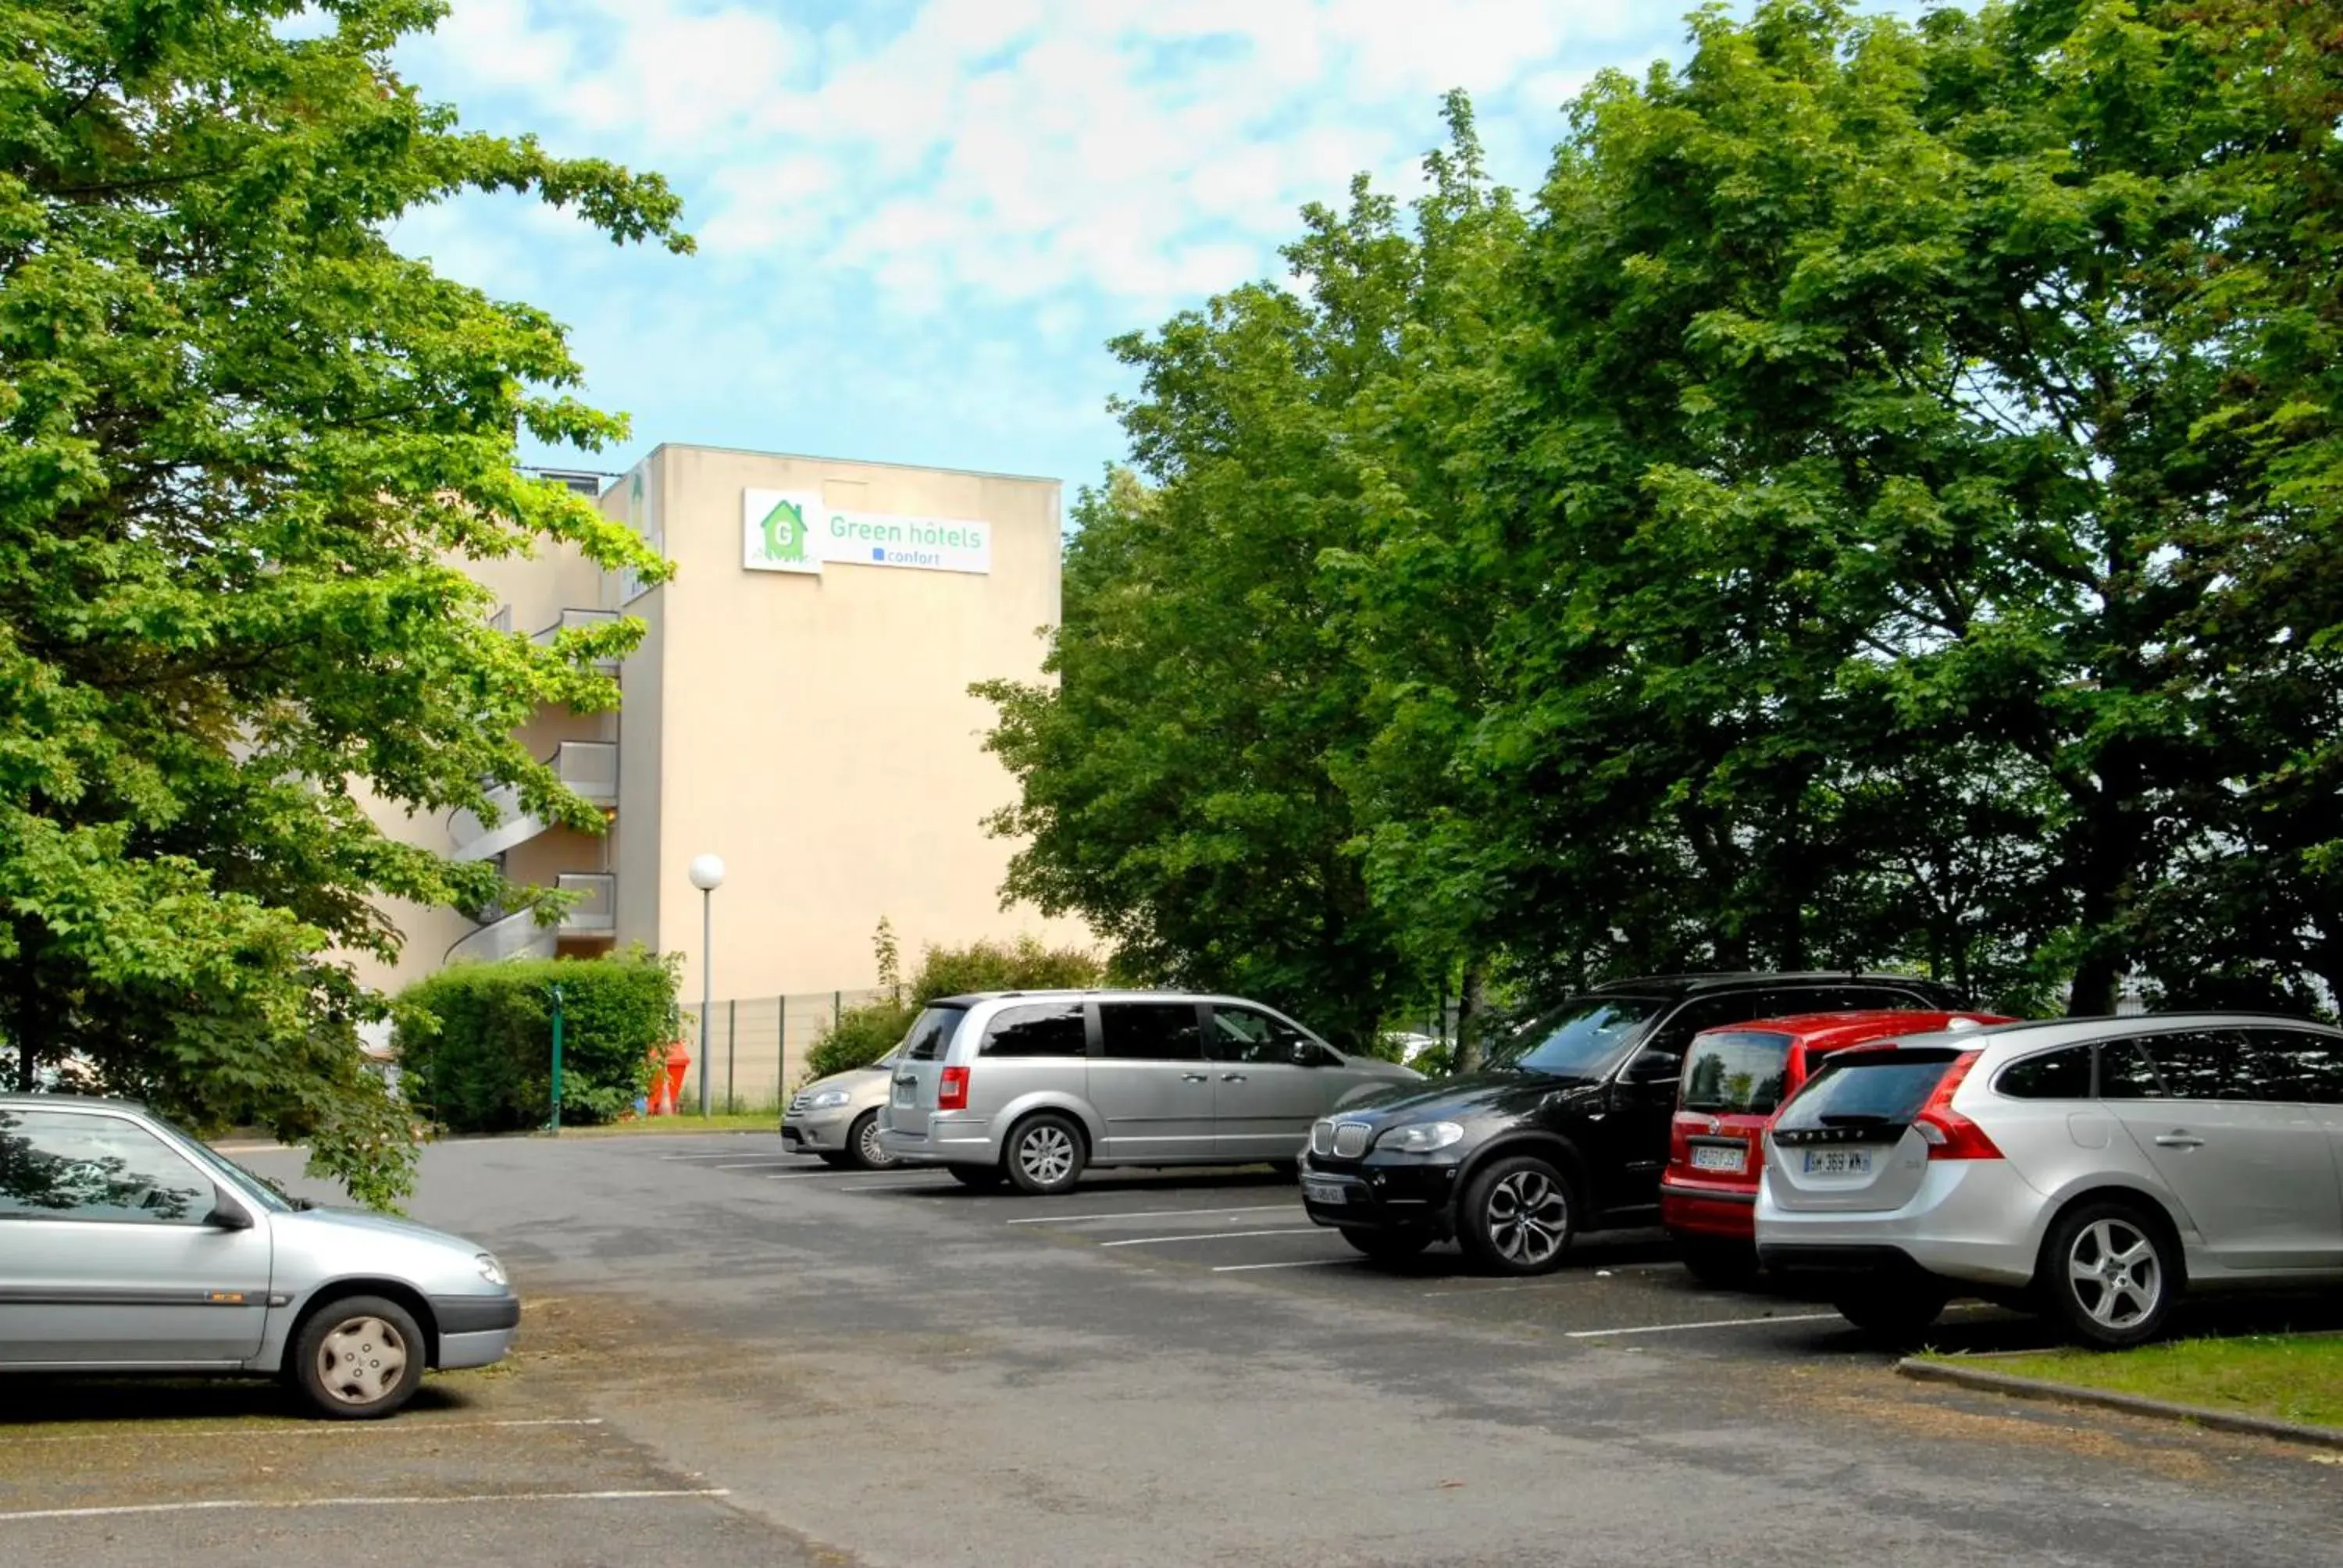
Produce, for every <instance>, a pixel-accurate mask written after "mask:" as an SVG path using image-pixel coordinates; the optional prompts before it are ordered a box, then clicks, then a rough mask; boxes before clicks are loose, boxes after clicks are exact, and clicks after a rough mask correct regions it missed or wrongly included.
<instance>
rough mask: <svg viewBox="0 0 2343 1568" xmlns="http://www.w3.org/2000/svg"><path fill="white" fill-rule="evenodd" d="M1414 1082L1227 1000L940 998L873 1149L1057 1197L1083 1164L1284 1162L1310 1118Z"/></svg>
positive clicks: (978, 1181) (966, 1178) (911, 1044)
mask: <svg viewBox="0 0 2343 1568" xmlns="http://www.w3.org/2000/svg"><path fill="white" fill-rule="evenodd" d="M1422 1076H1423V1075H1422V1074H1420V1073H1418V1072H1416V1071H1414V1070H1412V1069H1410V1068H1405V1067H1401V1066H1399V1065H1397V1064H1396V1063H1393V1062H1388V1061H1383V1060H1378V1059H1376V1058H1373V1057H1364V1056H1345V1055H1344V1054H1343V1053H1342V1052H1341V1051H1339V1050H1335V1049H1334V1048H1333V1047H1332V1046H1331V1045H1328V1044H1327V1043H1326V1042H1325V1041H1324V1040H1320V1039H1319V1038H1318V1037H1317V1036H1316V1035H1314V1034H1312V1033H1311V1032H1310V1031H1309V1030H1306V1029H1304V1028H1302V1026H1301V1025H1300V1024H1298V1023H1295V1022H1294V1021H1293V1020H1292V1019H1290V1018H1287V1017H1286V1016H1285V1015H1284V1014H1282V1013H1281V1012H1278V1011H1276V1010H1274V1009H1272V1008H1266V1007H1263V1006H1262V1005H1261V1004H1260V1003H1259V1002H1253V1001H1246V1000H1243V999H1242V998H1240V997H1229V996H1199V995H1192V994H1189V993H1186V992H1175V991H1136V990H1134V991H1111V990H1098V991H996V992H988V993H985V994H983V995H978V996H955V997H945V998H942V999H940V1000H937V1001H935V1002H933V1003H931V1004H930V1006H929V1007H928V1009H927V1010H926V1011H925V1012H923V1013H921V1014H920V1018H919V1020H918V1021H917V1022H915V1023H914V1024H913V1025H912V1026H911V1031H910V1034H909V1035H907V1036H906V1037H905V1038H904V1041H903V1044H902V1046H901V1047H900V1049H899V1050H898V1051H897V1067H896V1070H895V1075H894V1082H893V1085H892V1089H891V1092H890V1095H889V1097H888V1103H887V1107H886V1109H885V1110H884V1111H881V1112H880V1123H879V1129H880V1130H879V1140H880V1144H881V1146H882V1147H884V1148H885V1149H886V1151H887V1152H888V1153H890V1154H891V1155H893V1156H894V1157H895V1158H897V1159H898V1160H901V1161H906V1162H907V1163H912V1164H926V1165H942V1166H945V1167H947V1168H948V1169H949V1170H950V1171H951V1173H952V1174H953V1175H954V1176H956V1177H958V1178H959V1179H960V1181H963V1182H966V1183H967V1184H968V1185H970V1186H971V1187H989V1186H993V1185H996V1184H998V1183H999V1182H1001V1181H1003V1180H1006V1181H1011V1182H1013V1183H1015V1184H1016V1185H1017V1186H1018V1187H1019V1188H1020V1189H1021V1190H1023V1191H1027V1192H1042V1193H1047V1192H1063V1191H1067V1190H1069V1189H1070V1188H1071V1187H1072V1186H1073V1185H1074V1183H1075V1182H1076V1181H1080V1180H1081V1173H1082V1171H1083V1169H1084V1168H1085V1167H1087V1166H1091V1165H1243V1164H1250V1163H1253V1162H1256V1161H1273V1162H1283V1161H1292V1160H1294V1159H1296V1158H1297V1157H1298V1156H1299V1155H1300V1153H1301V1151H1302V1142H1303V1141H1304V1140H1306V1139H1307V1138H1308V1137H1309V1135H1310V1124H1311V1123H1312V1121H1316V1120H1317V1119H1318V1118H1319V1117H1321V1116H1323V1115H1325V1114H1326V1113H1327V1112H1328V1111H1332V1110H1333V1109H1334V1108H1335V1107H1337V1106H1339V1105H1342V1104H1344V1103H1346V1102H1348V1101H1351V1100H1353V1099H1355V1098H1357V1097H1359V1096H1362V1095H1364V1094H1370V1093H1373V1092H1375V1091H1379V1090H1383V1089H1387V1088H1389V1087H1391V1086H1392V1085H1393V1084H1396V1083H1414V1082H1417V1081H1421V1079H1422Z"/></svg>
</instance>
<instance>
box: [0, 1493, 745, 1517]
mask: <svg viewBox="0 0 2343 1568" xmlns="http://www.w3.org/2000/svg"><path fill="white" fill-rule="evenodd" d="M730 1495H731V1493H730V1492H729V1491H727V1490H726V1489H725V1488H723V1487H721V1486H702V1487H695V1488H693V1489H691V1490H690V1491H688V1492H684V1491H679V1492H476V1493H461V1494H459V1495H457V1496H452V1497H352V1496H350V1495H348V1494H347V1493H342V1494H340V1495H337V1496H334V1497H285V1498H270V1497H214V1498H206V1499H203V1500H201V1501H199V1502H195V1503H116V1504H115V1505H114V1506H112V1507H109V1508H27V1509H21V1510H18V1511H16V1512H15V1513H0V1524H6V1523H12V1522H14V1521H16V1520H20V1519H25V1520H30V1519H111V1518H114V1517H116V1516H117V1515H120V1514H126V1513H220V1512H223V1511H226V1510H231V1509H256V1508H261V1509H274V1508H417V1507H424V1506H428V1505H432V1504H438V1503H633V1502H638V1501H641V1500H644V1499H648V1498H659V1497H672V1498H681V1497H729V1496H730Z"/></svg>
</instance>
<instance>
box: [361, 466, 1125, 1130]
mask: <svg viewBox="0 0 2343 1568" xmlns="http://www.w3.org/2000/svg"><path fill="white" fill-rule="evenodd" d="M578 482H580V483H581V486H582V485H583V484H587V483H590V481H585V480H581V481H578ZM598 504H599V505H600V506H601V507H602V508H603V510H604V512H605V513H606V515H608V516H610V517H612V518H617V519H620V520H624V521H626V522H628V524H630V525H631V526H633V527H634V528H636V529H637V530H639V532H641V533H642V534H643V535H644V536H645V537H646V538H649V540H650V541H651V542H652V543H653V545H654V546H655V547H656V548H659V550H660V551H661V552H662V553H663V554H665V555H666V556H667V557H668V558H669V559H671V560H672V561H673V562H674V563H675V573H674V576H673V577H672V578H669V580H668V581H667V582H665V583H663V584H660V585H659V586H656V587H651V588H644V587H642V586H641V585H640V584H639V583H637V582H634V581H632V580H630V579H628V578H624V577H622V576H620V575H618V574H611V573H605V572H603V571H601V570H599V569H598V568H596V567H594V566H593V565H592V564H591V563H590V562H588V561H586V560H585V559H583V558H580V557H579V556H578V555H577V554H576V552H574V551H569V550H563V551H558V552H550V551H549V552H548V553H547V554H546V555H544V556H541V557H539V558H536V559H531V560H518V561H500V562H491V563H485V564H484V565H482V566H481V567H480V568H479V569H478V575H479V577H480V578H481V580H482V581H483V582H485V583H487V584H488V586H489V587H490V588H492V589H494V590H495V591H496V592H497V593H498V596H499V598H500V599H501V601H502V604H503V608H502V609H500V610H499V612H498V614H499V617H500V618H501V619H502V621H503V623H504V624H506V625H507V626H508V628H510V629H512V630H515V631H520V632H527V633H529V634H532V635H536V636H538V637H544V638H549V637H550V636H552V635H553V634H554V633H555V632H556V631H558V629H559V628H561V627H562V626H564V625H565V624H575V623H577V622H578V621H580V620H587V619H598V618H606V617H610V616H616V615H628V616H633V617H637V618H640V619H641V620H642V621H643V623H644V627H645V631H644V636H643V639H642V642H641V645H640V646H639V648H637V650H636V651H635V652H634V653H633V654H632V655H630V656H629V657H628V658H627V659H626V660H625V661H624V662H623V663H622V664H621V665H620V666H619V667H618V670H617V674H618V683H619V686H620V689H621V691H622V693H623V703H622V706H621V708H620V709H619V710H618V712H617V713H614V714H601V715H590V716H576V715H570V714H568V713H563V712H556V711H550V710H549V711H548V712H545V713H543V714H540V715H539V716H538V719H536V720H535V721H534V722H533V723H532V724H531V725H530V726H529V727H528V729H526V730H525V731H524V739H525V740H526V741H527V743H528V745H529V747H530V748H531V749H532V751H533V752H534V753H535V754H536V755H538V756H539V757H542V758H545V759H548V760H549V761H552V762H553V763H554V764H555V765H556V766H557V768H558V769H559V770H560V773H561V775H562V777H563V779H565V780H566V781H567V782H568V783H569V784H570V785H571V787H572V788H573V789H578V791H579V792H580V793H582V794H584V795H585V796H586V797H587V798H588V799H591V800H594V801H596V802H598V804H600V805H601V806H602V807H603V809H604V812H605V816H606V818H607V819H608V831H607V832H606V833H605V834H604V835H602V836H600V837H596V836H594V835H591V834H583V833H578V832H575V831H572V830H569V829H548V827H546V825H545V824H543V823H541V822H538V821H535V820H534V819H530V818H528V817H527V816H526V815H525V814H522V813H519V812H518V811H511V812H507V813H504V814H503V815H501V816H500V818H499V819H498V821H497V822H495V823H493V824H489V823H483V822H481V821H480V820H478V819H476V818H474V817H472V816H471V815H470V814H468V813H462V812H458V813H456V814H454V815H452V816H450V817H448V818H447V819H445V820H443V821H411V822H409V823H408V824H407V826H406V827H405V828H404V829H401V830H402V832H403V836H406V837H408V838H413V839H417V840H418V841H423V842H430V843H433V844H434V845H435V847H437V848H441V849H444V850H445V851H446V852H448V853H452V854H455V855H458V856H460V857H464V858H468V859H488V858H496V859H500V861H501V863H502V865H503V867H504V869H505V870H506V873H507V875H508V877H509V878H510V879H513V880H516V881H520V882H528V883H535V884H539V885H546V884H558V885H560V886H562V887H565V888H567V889H568V890H570V891H572V892H573V893H576V894H578V895H579V901H578V904H577V906H576V908H575V909H574V910H572V912H571V913H570V915H569V916H568V917H567V918H566V919H565V920H564V921H563V922H562V925H561V926H560V928H559V929H558V930H548V929H546V928H543V927H539V926H538V925H536V924H535V922H534V921H533V920H531V919H530V918H529V917H528V916H527V915H526V914H518V915H512V916H508V917H505V918H502V919H495V918H491V919H488V920H484V921H474V920H467V919H466V918H464V917H463V916H461V915H458V914H457V913H454V912H452V911H447V910H420V909H413V908H401V909H394V910H390V911H389V913H390V915H391V918H392V919H393V920H394V921H395V922H396V923H397V924H398V925H399V927H400V929H401V930H402V931H403V932H404V933H405V936H406V939H407V941H406V948H405V950H404V952H403V954H402V957H401V960H400V961H399V963H398V965H397V968H396V969H395V970H381V971H378V972H376V973H373V974H370V975H368V976H367V978H368V979H369V980H372V981H373V982H374V983H377V984H380V985H384V986H390V987H395V986H397V985H398V984H401V983H404V982H405V981H406V980H409V979H412V978H414V977H415V976H417V975H419V974H422V973H425V972H427V971H428V970H432V969H434V968H436V967H437V966H438V965H440V964H442V963H446V962H451V961H465V960H497V959H501V958H508V957H513V956H518V955H520V954H524V953H527V954H544V953H550V952H553V951H557V950H558V951H561V952H565V953H576V954H581V955H583V954H591V953H595V952H599V951H605V950H610V949H612V948H614V947H622V946H625V945H628V944H631V943H636V942H640V943H642V944H643V945H644V946H646V947H649V948H650V949H653V950H657V951H660V952H669V953H675V954H679V955H680V956H681V958H682V960H683V986H682V994H683V996H684V997H685V999H686V1000H687V1001H696V1000H698V999H699V996H700V993H701V983H702V975H703V973H704V972H705V971H704V970H703V968H702V966H703V964H704V963H706V962H707V961H708V960H709V959H710V958H711V957H712V960H713V962H714V965H715V970H714V975H713V982H714V990H715V994H716V996H717V997H718V998H719V999H722V1000H723V1002H725V1003H726V1004H728V1007H729V1010H731V1012H732V1013H733V1015H734V1016H736V1017H737V1008H738V1006H739V1005H749V1006H751V1007H755V1008H758V1009H759V1010H760V1019H761V1020H769V1021H759V1023H758V1025H757V1026H756V1032H757V1036H758V1044H757V1047H756V1049H755V1050H754V1053H753V1054H754V1056H755V1058H756V1060H773V1061H778V1060H779V1059H778V1056H777V1054H776V1053H777V1052H778V1051H779V1050H786V1052H787V1055H788V1056H789V1058H792V1059H794V1058H796V1057H797V1056H799V1052H800V1050H801V1048H802V1044H803V1043H805V1041H804V1040H801V1039H784V1038H783V1037H785V1036H786V1035H787V1034H789V1032H790V1031H795V1032H796V1033H798V1034H799V1035H800V1036H806V1035H809V1034H810V1032H811V1030H810V1027H809V1026H807V1025H803V1024H800V1023H799V1021H798V1020H795V1019H790V1020H786V1021H785V1020H783V1019H782V1018H781V1017H780V1016H779V1015H778V1014H777V1013H773V1012H771V1010H770V1001H771V999H774V998H778V997H780V996H784V995H789V994H798V995H805V996H809V995H812V994H816V993H829V992H835V991H840V990H848V991H850V990H857V989H860V988H864V987H869V986H871V985H873V984H875V983H876V981H877V980H878V974H877V966H876V960H875V959H874V957H873V953H872V940H871V939H872V934H873V931H874V930H875V928H876V927H877V925H878V923H879V921H880V919H881V918H882V917H883V918H884V919H886V920H888V921H889V922H890V925H891V926H892V928H893V930H894V932H895V934H896V937H897V939H898V940H899V942H900V946H901V950H902V952H903V954H904V957H905V961H906V967H907V968H908V967H909V966H910V964H911V963H913V962H916V960H917V956H918V954H919V951H920V949H921V947H922V946H924V945H926V944H930V943H934V944H939V945H954V944H959V943H964V942H968V941H970V940H977V939H979V938H986V937H990V938H1000V939H1007V938H1011V937H1014V936H1017V935H1019V934H1022V933H1027V932H1030V933H1031V934H1033V935H1035V936H1038V937H1040V938H1041V939H1042V940H1045V941H1049V942H1051V943H1053V944H1055V943H1071V944H1074V945H1081V946H1088V945H1091V937H1090V934H1089V933H1088V931H1087V930H1085V929H1083V928H1082V927H1081V925H1079V924H1078V923H1076V922H1072V921H1067V920H1048V919H1045V918H1043V917H1042V916H1041V914H1040V913H1039V912H1038V911H1036V910H1032V909H1030V908H1012V909H1008V910H1004V909H1003V908H1002V906H1001V891H1000V890H1001V879H1002V877H1003V875H1004V873H1005V871H1006V870H1007V867H1008V861H1009V858H1010V856H1011V853H1012V852H1013V851H1014V849H1015V846H1014V845H1013V844H1012V843H1011V842H1010V841H1008V840H1005V839H998V838H995V837H992V836H990V834H989V833H988V832H987V831H986V829H985V827H984V820H985V819H986V817H987V816H988V815H989V814H990V813H991V812H993V811H995V810H997V809H1000V808H1001V806H1003V805H1005V804H1007V803H1009V802H1010V801H1011V799H1014V795H1015V788H1014V784H1013V781H1012V780H1011V778H1010V777H1009V775H1008V774H1007V772H1006V771H1005V770H1004V769H1002V768H1001V765H1000V763H999V762H998V761H997V760H996V759H994V758H993V757H992V756H991V755H990V753H988V752H987V751H986V750H985V749H984V747H983V739H984V736H985V733H986V732H987V730H988V729H990V726H991V723H992V721H993V714H992V710H991V708H990V705H989V704H987V703H985V702H983V701H981V700H980V699H977V698H975V697H973V696H971V695H970V692H969V689H968V688H969V685H970V682H972V681H977V680H985V679H991V678H1004V677H1005V678H1012V679H1019V680H1033V679H1037V678H1040V676H1041V659H1042V657H1043V655H1044V653H1045V652H1046V647H1045V643H1044V640H1043V633H1044V632H1045V630H1046V628H1051V627H1054V626H1055V625H1056V624H1057V621H1058V609H1059V599H1058V595H1059V564H1060V543H1061V532H1060V530H1061V496H1060V487H1059V485H1058V483H1057V481H1055V480H1051V479H1034V478H1019V477H1005V476H999V475H990V474H977V473H962V472H956V471H949V470H943V469H934V468H918V467H903V466H899V465H894V464H886V463H869V462H849V461H841V460H835V459H829V458H818V457H786V456H779V455H773V454H766V453H758V452H744V451H733V450H728V449H722V448H717V447H689V446H674V445H669V446H662V447H659V448H657V449H656V450H655V451H653V452H652V453H651V454H650V455H649V457H645V458H644V459H643V460H642V461H641V462H640V463H639V464H638V465H637V466H636V467H634V468H633V469H632V470H631V471H630V472H629V473H628V474H626V475H624V476H623V477H620V478H619V479H618V481H617V482H616V483H615V484H612V485H610V486H609V487H608V488H607V489H606V490H604V491H603V492H602V493H601V494H600V497H599V502H598ZM711 854H712V855H715V856H718V857H719V858H720V859H722V860H723V862H724V865H725V879H724V882H723V885H722V886H721V887H720V888H719V890H717V891H716V892H715V894H714V895H713V899H714V903H713V908H712V914H713V928H714V938H713V947H712V952H703V951H702V943H701V940H700V931H701V913H702V909H701V895H700V893H699V890H696V889H695V888H694V887H693V886H692V884H691V882H690V880H689V875H688V870H687V869H688V868H689V865H690V863H691V861H692V859H693V858H694V857H696V856H699V855H711ZM485 913H487V914H488V915H490V916H492V917H493V916H494V915H495V911H486V912H485ZM735 1027H737V1025H736V1026H735ZM726 1028H727V1022H726V1020H722V1019H719V1020H718V1022H717V1023H716V1024H715V1026H714V1033H715V1040H716V1044H717V1047H718V1050H719V1052H720V1051H722V1050H723V1048H724V1047H725V1045H726V1043H727V1041H726ZM779 1070H783V1069H781V1068H779V1067H767V1068H766V1069H765V1070H763V1071H761V1072H760V1073H758V1074H757V1077H758V1078H759V1080H760V1081H766V1083H764V1084H760V1087H764V1086H769V1080H771V1079H772V1078H773V1077H774V1076H775V1073H776V1072H777V1071H779Z"/></svg>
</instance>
